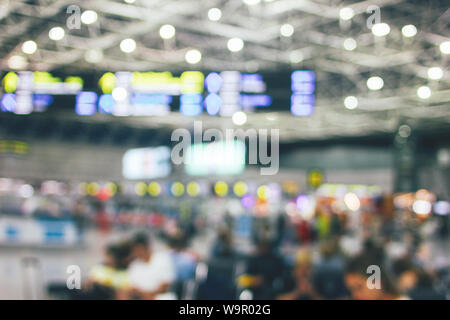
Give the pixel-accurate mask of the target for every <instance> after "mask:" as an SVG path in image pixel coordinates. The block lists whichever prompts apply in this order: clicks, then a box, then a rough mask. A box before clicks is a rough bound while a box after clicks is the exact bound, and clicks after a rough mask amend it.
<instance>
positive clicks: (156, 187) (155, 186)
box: [147, 182, 161, 197]
mask: <svg viewBox="0 0 450 320" xmlns="http://www.w3.org/2000/svg"><path fill="white" fill-rule="evenodd" d="M147 191H148V193H149V194H150V195H151V196H152V197H157V196H159V195H160V194H161V185H160V184H159V183H158V182H150V184H149V185H148V188H147Z"/></svg>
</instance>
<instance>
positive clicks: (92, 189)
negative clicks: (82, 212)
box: [86, 182, 99, 197]
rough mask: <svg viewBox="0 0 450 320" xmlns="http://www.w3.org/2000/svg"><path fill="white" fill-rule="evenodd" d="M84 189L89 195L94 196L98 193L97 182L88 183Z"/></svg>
mask: <svg viewBox="0 0 450 320" xmlns="http://www.w3.org/2000/svg"><path fill="white" fill-rule="evenodd" d="M86 190H87V193H88V194H89V195H91V196H93V197H95V196H96V195H97V194H98V190H99V186H98V183H96V182H92V183H89V184H88V186H87V188H86Z"/></svg>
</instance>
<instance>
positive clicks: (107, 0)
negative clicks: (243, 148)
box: [0, 0, 450, 141]
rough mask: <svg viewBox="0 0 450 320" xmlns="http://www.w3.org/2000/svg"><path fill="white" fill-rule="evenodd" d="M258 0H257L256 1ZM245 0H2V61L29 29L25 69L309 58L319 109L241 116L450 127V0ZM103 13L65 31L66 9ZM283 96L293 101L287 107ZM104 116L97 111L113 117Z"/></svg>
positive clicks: (306, 133) (300, 132) (303, 62)
mask: <svg viewBox="0 0 450 320" xmlns="http://www.w3.org/2000/svg"><path fill="white" fill-rule="evenodd" d="M256 2H258V1H256ZM259 2H260V3H258V4H256V5H248V4H246V3H244V1H243V0H227V1H222V0H136V1H135V2H134V3H133V4H128V3H125V2H124V0H115V1H113V0H87V1H82V0H79V1H77V0H54V1H50V0H34V1H19V0H14V1H12V0H9V1H8V0H3V1H2V0H0V8H2V10H0V28H1V30H2V32H1V33H0V68H1V70H2V71H6V70H9V69H10V67H9V66H8V61H9V59H10V58H11V57H12V56H14V55H19V56H24V57H25V56H26V55H24V54H23V53H22V51H21V46H22V43H23V42H24V41H26V40H29V39H33V40H35V41H36V42H37V44H38V51H37V52H36V53H35V54H33V55H28V56H26V57H25V58H26V59H27V63H28V66H27V69H31V70H40V71H60V72H67V73H78V72H99V73H100V72H104V71H118V70H129V71H150V70H151V71H167V70H169V71H180V70H205V71H206V70H216V71H220V70H240V71H246V72H263V71H270V72H276V71H277V70H293V69H311V70H314V71H315V72H316V74H317V87H318V88H319V92H318V96H317V100H316V112H315V114H314V115H313V116H311V117H307V118H299V117H294V116H292V115H291V114H290V113H288V112H276V113H275V112H274V113H255V114H250V115H249V117H248V122H247V124H246V125H245V126H244V127H254V128H278V129H280V133H281V138H282V139H283V140H285V141H291V140H310V139H318V138H323V139H325V138H329V137H333V136H361V135H368V134H373V133H380V132H382V133H386V132H393V131H395V130H396V129H397V127H398V125H399V124H400V123H401V122H405V121H406V122H408V123H410V124H411V125H412V126H414V127H419V128H420V129H426V128H435V127H442V128H449V130H450V73H449V72H448V65H449V64H448V63H449V61H450V59H449V55H445V54H442V53H441V52H440V50H439V45H440V44H441V43H442V42H444V41H450V9H449V6H448V1H446V0H441V1H437V0H429V1H423V0H415V1H407V0H371V1H358V2H355V1H339V0H272V1H266V0H260V1H259ZM74 4H75V5H78V6H79V7H80V8H81V11H84V10H87V9H90V10H94V11H96V12H97V13H98V20H97V22H95V23H94V24H91V25H84V24H82V25H81V28H80V29H79V30H75V29H73V30H70V29H69V28H68V27H67V25H66V21H67V18H68V17H69V16H70V15H69V14H67V8H68V7H69V6H70V5H74ZM370 5H376V6H378V7H380V8H381V9H380V13H381V22H385V23H387V24H389V26H390V28H391V32H390V33H389V35H387V36H386V37H375V36H374V35H373V34H372V32H371V30H370V29H369V28H368V27H367V19H368V18H369V17H370V15H371V14H370V13H367V12H366V10H367V9H368V8H369V6H370ZM213 7H217V8H220V9H221V11H222V18H221V19H220V20H219V21H210V20H209V19H208V10H209V9H211V8H213ZM343 7H350V8H352V9H353V11H354V13H355V16H354V17H353V18H352V19H351V20H350V21H343V20H342V19H340V18H339V13H340V9H341V8H343ZM286 23H289V24H291V25H292V26H293V27H294V30H295V33H294V34H293V36H292V37H282V36H280V27H281V26H282V25H283V24H286ZM164 24H171V25H173V26H174V27H175V28H176V36H175V37H174V38H173V39H170V40H163V39H161V37H160V35H159V29H160V27H161V26H162V25H164ZM407 24H414V25H415V26H416V27H417V30H418V33H417V35H416V36H415V37H413V38H405V37H403V36H402V32H401V29H402V27H403V26H404V25H407ZM55 26H61V27H63V28H64V29H65V37H64V38H63V39H62V40H61V41H53V40H50V39H49V37H48V32H49V30H50V29H51V28H52V27H55ZM233 37H239V38H241V39H242V40H243V41H244V43H245V47H244V49H243V50H242V51H240V52H238V53H231V52H230V51H229V50H228V49H227V42H228V40H229V39H230V38H233ZM125 38H133V39H134V40H136V43H137V48H136V50H135V51H134V52H132V53H129V54H126V53H123V52H122V51H121V50H120V47H119V45H120V42H121V41H122V40H123V39H125ZM347 38H353V39H354V40H355V41H356V43H357V48H356V49H355V50H353V51H347V50H345V49H344V46H343V43H344V41H345V39H347ZM193 48H195V49H198V50H199V51H200V52H201V53H202V61H201V62H200V63H199V64H197V65H194V66H193V65H189V64H188V63H186V62H185V54H186V52H187V51H188V50H190V49H193ZM90 50H98V51H101V52H102V53H103V59H102V61H100V62H98V63H88V62H87V61H86V59H85V56H86V53H87V52H88V51H90ZM436 66H437V67H440V68H442V69H443V70H444V74H443V77H442V79H440V80H439V81H437V80H429V79H428V75H427V72H428V69H429V68H430V67H436ZM375 75H376V76H380V77H382V78H383V80H384V87H383V89H382V90H380V91H370V90H368V88H367V86H366V81H367V79H368V78H369V77H370V76H375ZM423 85H427V86H429V87H430V89H431V91H432V95H431V97H430V98H429V99H426V100H424V99H420V98H418V96H417V93H416V92H417V89H418V88H419V87H420V86H423ZM348 95H353V96H356V97H358V101H359V105H358V108H357V109H356V110H347V109H345V107H344V104H343V100H344V98H345V97H346V96H348ZM288 109H289V107H287V109H286V110H288ZM108 119H109V118H107V117H101V116H99V117H97V118H95V119H92V121H109V120H108ZM201 119H202V120H203V121H204V122H205V127H223V126H224V125H225V126H227V125H228V124H229V125H230V126H231V125H232V123H231V120H230V119H228V118H219V117H209V116H203V117H201ZM120 121H123V122H125V123H127V124H129V125H131V126H148V127H159V126H166V127H167V126H168V127H180V126H190V125H191V124H192V121H193V119H192V118H188V117H185V116H183V115H180V114H178V113H171V114H170V116H165V117H152V118H126V119H125V118H121V119H120Z"/></svg>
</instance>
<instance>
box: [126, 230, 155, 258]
mask: <svg viewBox="0 0 450 320" xmlns="http://www.w3.org/2000/svg"><path fill="white" fill-rule="evenodd" d="M131 250H132V254H133V257H134V258H135V259H139V260H143V261H147V260H148V259H149V258H150V255H151V249H150V240H149V238H148V236H147V234H145V233H138V234H136V235H135V236H134V237H133V238H132V240H131Z"/></svg>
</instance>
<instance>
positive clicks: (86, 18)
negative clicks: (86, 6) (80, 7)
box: [81, 10, 97, 24]
mask: <svg viewBox="0 0 450 320" xmlns="http://www.w3.org/2000/svg"><path fill="white" fill-rule="evenodd" d="M95 21H97V12H95V11H92V10H86V11H84V12H83V13H82V14H81V22H83V23H84V24H93V23H94V22H95Z"/></svg>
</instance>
